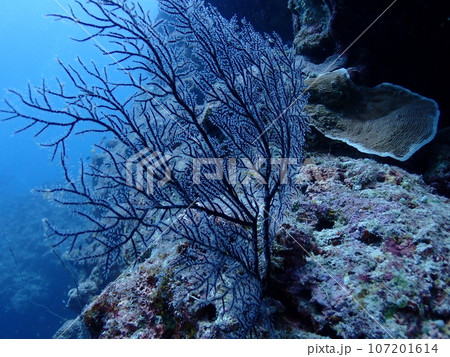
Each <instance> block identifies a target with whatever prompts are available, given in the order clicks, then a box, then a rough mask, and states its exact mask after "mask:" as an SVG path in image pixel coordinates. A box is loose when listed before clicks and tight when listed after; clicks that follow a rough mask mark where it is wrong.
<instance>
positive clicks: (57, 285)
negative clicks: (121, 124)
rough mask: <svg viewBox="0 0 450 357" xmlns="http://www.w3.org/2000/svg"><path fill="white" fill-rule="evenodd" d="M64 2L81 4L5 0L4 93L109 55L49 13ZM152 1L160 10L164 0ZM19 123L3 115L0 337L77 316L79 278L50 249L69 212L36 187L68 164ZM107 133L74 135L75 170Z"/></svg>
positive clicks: (0, 48) (1, 40)
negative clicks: (53, 229)
mask: <svg viewBox="0 0 450 357" xmlns="http://www.w3.org/2000/svg"><path fill="white" fill-rule="evenodd" d="M58 3H59V4H60V5H61V6H62V7H64V8H67V6H68V5H69V4H72V5H74V6H75V4H74V1H71V0H58V1H56V0H46V1H36V0H1V1H0V53H1V56H0V87H1V88H3V91H2V92H1V95H0V98H4V97H5V96H7V94H6V89H8V88H12V89H16V90H19V91H21V92H26V89H27V84H28V83H29V82H30V83H32V84H36V85H39V84H40V83H41V82H42V79H43V78H45V79H46V80H48V81H51V80H53V79H54V78H55V76H61V77H63V73H62V70H61V68H59V66H58V65H57V63H56V60H55V59H56V57H59V58H60V59H62V60H63V62H65V63H68V64H73V63H74V62H75V58H76V57H77V56H80V57H81V58H83V59H84V60H86V61H90V60H94V61H95V62H96V63H97V64H99V65H101V64H104V63H106V58H105V57H104V56H101V55H100V54H99V51H98V50H97V49H96V48H95V47H94V45H93V43H92V42H91V43H84V44H80V43H76V42H74V41H72V40H71V39H70V37H76V38H81V37H83V36H85V33H83V31H82V29H80V27H79V26H77V25H76V24H72V23H69V22H64V21H55V20H54V19H52V18H49V17H45V16H44V15H46V14H50V13H60V14H61V13H63V10H62V8H61V6H60V5H59V4H58ZM145 5H146V6H147V5H149V6H151V8H152V10H153V11H156V6H157V3H156V0H151V1H146V2H145ZM105 47H106V46H105ZM107 62H108V63H109V62H110V59H109V60H108V61H107ZM0 106H1V107H2V108H4V105H3V104H0ZM19 128H20V122H18V121H12V122H4V123H0V284H1V289H0V338H49V337H51V336H52V335H53V334H54V332H55V331H56V329H57V328H58V327H60V325H61V324H62V322H63V321H64V319H67V318H73V317H74V316H75V313H74V312H72V311H68V310H67V309H66V307H65V299H66V298H67V291H68V290H69V289H70V288H71V287H73V281H72V279H71V277H70V275H69V274H68V272H67V271H66V270H65V269H64V268H63V267H62V265H61V264H60V262H59V260H58V259H57V257H56V256H55V255H53V254H52V253H51V252H50V250H49V248H48V245H47V243H46V242H45V241H44V233H43V229H42V224H41V220H42V219H43V218H45V217H53V219H56V220H59V221H62V220H64V218H63V217H64V213H63V212H62V211H61V209H60V208H57V207H55V206H53V205H52V204H50V203H49V202H47V201H45V200H43V199H42V198H41V197H40V196H38V195H35V194H32V193H31V192H30V190H32V189H33V188H42V187H48V186H53V185H57V184H58V183H61V182H63V181H62V170H61V168H60V166H59V162H58V161H57V160H56V161H55V162H53V163H52V162H50V157H51V153H52V152H51V150H49V149H45V148H41V147H39V145H38V144H37V141H36V139H35V138H34V137H33V132H25V133H22V134H18V135H11V134H12V133H13V132H14V131H15V130H17V129H19ZM100 140H101V137H99V136H97V137H95V136H90V137H84V138H78V139H76V140H72V141H71V147H70V158H71V160H72V161H71V162H72V165H71V167H72V174H73V175H76V173H77V172H78V168H77V164H76V163H77V162H78V161H79V159H80V158H83V159H85V160H88V159H89V155H90V154H91V150H92V145H93V144H94V143H96V142H98V141H100Z"/></svg>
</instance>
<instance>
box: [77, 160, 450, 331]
mask: <svg viewBox="0 0 450 357" xmlns="http://www.w3.org/2000/svg"><path fill="white" fill-rule="evenodd" d="M297 179H298V184H299V185H300V186H301V187H302V190H303V192H304V193H303V194H301V195H299V196H297V197H295V198H294V199H293V201H292V206H291V208H290V210H289V211H287V212H286V219H285V220H284V222H283V223H282V225H281V226H280V227H279V230H278V234H277V237H276V239H275V242H274V245H273V257H274V258H273V277H272V286H271V287H270V289H269V294H268V295H267V297H266V298H265V299H264V301H263V305H262V309H261V315H260V317H259V318H258V319H257V320H256V321H255V324H254V328H253V333H254V335H253V337H278V338H324V337H328V338H330V337H331V338H336V337H340V338H389V337H394V338H407V337H409V338H448V337H449V336H450V289H449V286H450V285H449V283H450V282H449V280H448V279H449V276H450V274H449V273H450V266H449V262H448V259H447V257H448V255H449V250H450V233H449V232H450V225H449V222H450V209H449V208H450V202H449V201H448V199H445V198H443V197H441V196H437V195H434V194H433V193H432V192H431V190H430V188H429V187H428V186H426V185H425V184H424V182H423V181H422V179H421V178H420V177H419V176H417V175H413V174H409V173H407V172H406V171H404V170H402V169H400V168H398V167H395V166H389V165H385V164H379V163H376V162H375V161H372V160H368V159H358V160H355V159H350V158H346V157H330V156H311V157H309V158H307V159H306V161H305V163H304V165H303V167H302V169H301V172H300V174H299V175H298V178H297ZM280 223H281V222H280ZM185 252H186V243H182V242H178V243H177V244H174V241H173V240H172V238H170V237H168V239H164V240H161V241H160V242H158V244H157V245H155V247H153V249H152V253H151V256H150V257H149V258H148V259H147V260H146V261H145V262H144V263H142V264H141V265H139V266H137V267H136V269H134V271H133V272H130V273H127V274H126V275H125V276H123V277H122V278H121V279H119V280H118V281H117V282H116V283H114V284H112V286H111V287H110V288H108V289H107V290H106V291H105V292H104V293H103V294H102V295H101V296H100V297H99V298H98V299H97V300H96V301H95V302H94V303H93V304H92V305H91V307H90V308H89V310H88V311H87V312H86V313H85V314H84V321H85V323H86V324H87V326H88V329H89V330H90V332H91V336H93V337H100V338H111V337H117V338H123V337H136V338H137V337H142V338H143V337H151V338H160V337H176V338H190V337H196V338H213V337H221V336H224V331H228V330H232V329H233V328H238V324H236V323H235V322H233V317H232V316H228V315H226V314H225V315H222V316H219V314H218V313H217V311H218V309H217V306H216V305H215V304H217V303H218V302H215V303H212V304H206V305H205V304H203V303H202V301H201V299H199V296H197V295H195V294H187V293H186V291H187V290H186V285H185V284H183V283H182V282H183V281H184V282H185V281H186V279H187V277H188V275H189V274H187V275H185V277H184V278H181V280H180V278H179V275H178V277H177V275H176V274H174V271H175V270H176V269H175V270H174V269H173V268H171V267H173V266H176V262H177V260H178V259H179V256H180V255H183V254H185Z"/></svg>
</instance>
